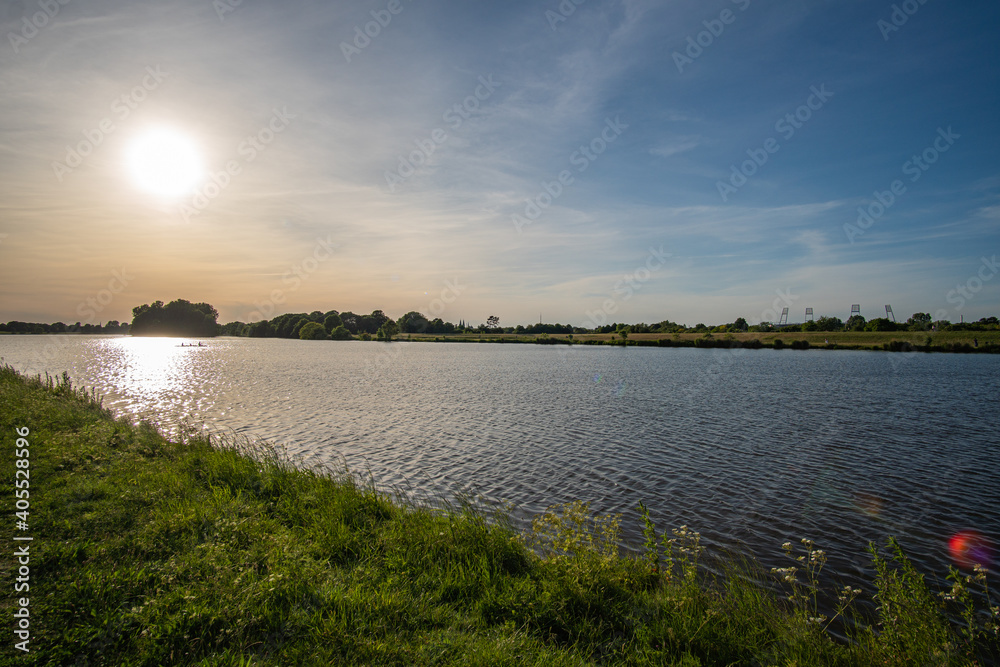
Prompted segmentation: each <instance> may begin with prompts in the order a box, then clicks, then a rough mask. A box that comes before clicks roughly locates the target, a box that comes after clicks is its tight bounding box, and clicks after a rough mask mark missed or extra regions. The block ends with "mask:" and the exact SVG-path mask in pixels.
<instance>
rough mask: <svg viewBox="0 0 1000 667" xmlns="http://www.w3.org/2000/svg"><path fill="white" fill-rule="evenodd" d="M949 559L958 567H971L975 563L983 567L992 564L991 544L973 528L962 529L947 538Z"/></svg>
mask: <svg viewBox="0 0 1000 667" xmlns="http://www.w3.org/2000/svg"><path fill="white" fill-rule="evenodd" d="M948 551H949V552H951V559H952V560H953V561H955V563H956V564H957V565H958V566H959V567H965V568H971V567H972V566H974V565H976V564H977V563H978V564H980V565H982V566H983V567H987V568H989V567H992V565H993V545H992V544H991V543H990V541H989V540H988V539H987V538H985V537H983V536H982V535H981V534H980V533H979V532H977V531H975V530H963V531H960V532H958V533H955V534H954V535H952V536H951V539H950V540H948Z"/></svg>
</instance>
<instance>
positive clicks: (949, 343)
mask: <svg viewBox="0 0 1000 667" xmlns="http://www.w3.org/2000/svg"><path fill="white" fill-rule="evenodd" d="M399 338H400V340H412V341H437V342H441V341H452V342H459V341H460V342H479V341H482V342H489V343H501V342H503V343H544V342H559V343H566V344H582V345H586V344H605V345H610V344H616V345H621V344H622V343H623V339H622V338H621V337H620V336H619V335H618V334H614V333H603V334H512V333H504V334H499V333H496V334H482V333H464V334H447V335H445V334H439V335H433V334H402V335H400V337H399ZM661 341H662V342H661ZM699 341H701V342H702V343H705V345H704V346H705V347H725V346H726V345H727V341H736V342H738V343H740V344H741V345H745V344H747V343H752V342H754V341H759V342H760V344H761V347H774V344H775V341H781V344H782V346H783V347H791V346H792V343H794V342H796V341H805V342H807V343H808V344H809V346H808V347H809V349H854V350H866V349H867V350H885V349H886V347H887V346H888V347H890V348H893V349H897V350H899V349H904V350H916V351H920V350H926V351H932V352H953V351H960V352H994V353H996V352H1000V331H940V332H926V331H834V332H825V331H808V332H802V331H769V332H747V333H713V334H706V333H681V334H641V333H637V334H629V335H628V336H627V338H625V339H624V342H625V344H628V345H656V346H661V347H671V346H677V347H696V346H699ZM899 344H902V345H899Z"/></svg>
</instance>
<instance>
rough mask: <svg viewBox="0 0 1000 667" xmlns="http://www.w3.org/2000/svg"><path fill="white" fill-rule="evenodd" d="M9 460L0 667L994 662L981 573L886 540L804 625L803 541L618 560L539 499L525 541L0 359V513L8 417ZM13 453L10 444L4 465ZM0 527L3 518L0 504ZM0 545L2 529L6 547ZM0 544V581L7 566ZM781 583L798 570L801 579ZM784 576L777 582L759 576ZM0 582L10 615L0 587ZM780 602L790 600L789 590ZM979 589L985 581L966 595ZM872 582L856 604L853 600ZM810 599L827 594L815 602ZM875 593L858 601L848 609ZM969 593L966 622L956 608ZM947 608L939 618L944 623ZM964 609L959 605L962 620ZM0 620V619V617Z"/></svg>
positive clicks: (680, 536)
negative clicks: (714, 558) (160, 425)
mask: <svg viewBox="0 0 1000 667" xmlns="http://www.w3.org/2000/svg"><path fill="white" fill-rule="evenodd" d="M25 427H26V428H28V429H30V434H29V435H28V436H27V440H28V442H29V451H30V456H29V458H28V460H29V461H30V474H31V477H30V483H31V486H30V491H31V497H30V502H31V507H30V520H29V524H30V531H28V532H27V533H19V534H22V535H24V534H30V535H31V536H32V537H33V538H34V541H33V542H31V561H30V570H31V573H30V584H31V591H30V593H28V594H25V595H28V596H29V598H30V605H29V609H30V613H31V617H30V618H31V626H30V627H31V633H32V634H31V643H30V647H31V652H30V653H28V654H21V653H20V652H19V651H16V650H15V649H14V648H13V643H14V640H13V639H11V635H10V634H8V635H7V637H8V639H7V643H6V645H5V646H4V647H3V648H2V649H0V656H2V657H0V662H2V664H10V665H64V664H65V665H72V664H79V665H186V664H200V665H297V664H302V665H310V664H315V665H328V664H345V665H451V664H454V665H585V664H615V665H619V664H620V665H685V666H695V665H871V664H887V665H910V664H934V665H938V664H941V665H964V664H975V662H974V661H975V660H977V659H978V660H979V663H980V664H986V663H987V662H989V661H990V660H994V661H995V660H996V659H997V657H998V656H1000V647H998V644H997V639H996V630H995V625H996V623H997V621H998V617H997V613H996V612H994V613H993V614H992V615H991V614H990V613H988V612H987V613H985V614H984V613H983V612H982V609H976V608H975V605H974V604H972V601H973V600H974V599H978V598H975V597H974V595H973V593H972V589H973V588H975V587H978V588H979V589H981V588H982V586H984V585H985V583H986V580H985V576H983V575H979V574H973V575H961V574H960V575H956V577H955V579H954V581H955V586H956V587H955V588H953V589H951V591H946V593H948V595H949V599H948V600H946V599H944V598H942V597H940V596H938V595H935V594H933V593H932V592H931V591H929V590H928V589H927V587H926V585H925V584H924V581H923V578H922V576H921V575H920V574H918V573H916V572H915V571H913V569H912V566H911V565H910V563H909V561H908V560H907V559H906V557H905V555H903V553H902V551H901V550H898V549H897V548H896V547H895V546H893V545H890V547H891V548H892V549H893V550H892V551H890V552H889V555H888V556H885V555H883V552H881V551H879V550H874V551H873V554H874V559H875V566H876V571H877V576H876V579H875V580H874V581H873V582H872V585H871V586H870V587H869V588H868V590H865V591H864V592H861V593H860V594H855V593H854V592H853V591H849V592H848V593H847V594H845V593H843V592H839V594H840V596H841V598H842V600H841V601H839V602H836V603H834V598H835V597H836V596H837V595H838V592H837V591H833V592H831V593H830V594H829V595H830V603H831V604H832V605H834V606H836V607H837V609H838V610H839V613H840V614H841V615H842V616H843V617H851V618H853V619H854V622H853V623H852V624H850V625H849V626H848V627H851V628H853V629H852V630H851V631H850V632H851V635H852V639H853V641H851V642H849V643H845V642H838V641H835V640H834V639H832V638H831V636H830V634H829V633H827V632H826V631H825V628H826V627H827V626H828V625H829V624H830V622H831V620H833V619H824V620H822V621H816V620H815V619H816V618H817V617H818V615H819V611H818V607H817V605H816V602H817V597H818V596H819V597H822V596H824V595H826V594H825V593H824V592H821V591H818V590H817V589H816V588H815V583H816V576H818V572H819V570H820V569H821V568H822V562H824V557H823V556H822V553H821V552H820V550H819V549H818V548H816V547H815V546H814V545H812V544H811V543H810V544H806V545H805V546H803V547H800V549H801V550H802V556H803V559H804V563H800V562H799V561H797V560H795V554H794V553H792V551H791V548H790V545H787V546H789V553H790V560H789V562H790V563H792V564H793V565H792V566H793V567H799V568H800V569H799V570H798V571H796V572H792V573H791V574H789V573H788V572H787V571H785V572H780V573H769V572H763V571H762V570H761V568H760V567H759V566H758V565H757V564H756V563H755V562H754V561H753V560H749V559H746V558H737V557H730V558H729V559H728V565H726V566H725V576H722V577H713V576H710V575H708V574H706V570H705V568H702V567H699V566H698V559H699V557H703V555H702V547H701V546H700V544H699V536H698V534H697V533H695V532H693V531H691V530H689V529H687V528H680V529H676V530H674V531H658V530H657V528H656V527H655V525H654V524H653V521H652V519H651V518H650V516H649V514H648V513H646V512H645V510H643V511H644V516H645V524H644V535H645V536H646V545H645V550H644V552H643V553H641V555H640V556H638V557H631V556H622V555H620V552H619V548H618V541H619V532H618V519H617V517H597V516H593V515H592V514H591V513H590V512H589V511H588V507H587V506H586V505H585V504H583V503H571V504H569V505H566V506H562V507H558V508H554V509H553V511H551V512H549V513H547V514H544V515H542V516H540V517H537V519H536V520H535V522H534V526H533V529H532V530H531V531H530V532H529V533H528V534H519V533H517V532H515V531H514V530H513V529H512V528H511V527H510V525H509V524H508V523H507V522H505V520H504V518H503V514H502V513H499V512H498V513H497V515H496V516H494V517H493V518H492V519H489V520H488V519H487V518H486V516H484V514H483V512H481V511H477V510H475V509H474V508H472V507H456V508H454V509H451V510H448V511H437V510H431V509H428V508H418V507H414V506H411V505H409V504H407V503H406V502H405V501H402V500H400V499H398V498H397V499H394V498H390V497H388V496H386V495H384V494H381V493H378V492H376V491H375V490H373V489H372V488H370V487H369V486H366V485H365V484H361V483H359V482H357V481H356V480H355V479H354V478H352V477H351V476H350V475H348V474H347V473H346V472H341V471H329V470H328V471H310V470H300V469H296V468H295V467H294V466H293V465H291V464H290V463H289V462H288V461H287V459H285V458H283V457H282V456H280V454H279V452H278V450H276V449H274V448H270V447H267V446H263V445H257V446H251V445H250V443H248V442H242V443H240V442H236V441H230V442H228V443H219V442H214V443H212V442H208V441H206V440H204V439H187V440H186V441H184V442H170V441H168V440H167V439H166V438H164V437H163V436H161V435H160V434H159V433H158V432H157V431H156V430H155V429H153V428H151V427H149V426H138V427H136V426H133V425H131V424H129V423H127V422H125V421H122V420H115V419H114V418H113V417H112V415H111V414H109V413H108V412H107V411H105V410H103V409H101V407H100V406H99V404H98V402H97V401H95V400H94V399H93V397H88V396H86V395H84V394H82V393H80V392H78V391H76V390H74V389H72V387H71V386H70V384H69V382H68V379H65V378H64V379H63V380H56V381H52V380H38V379H33V380H32V379H25V378H23V377H21V376H19V375H18V374H16V373H15V372H14V371H12V370H11V369H9V368H6V367H5V368H2V369H0V429H2V433H3V438H2V452H3V454H2V456H0V466H2V470H4V471H7V472H5V473H4V476H5V478H6V479H7V480H8V482H7V483H5V484H4V485H3V486H2V487H0V503H2V504H3V506H4V507H6V508H10V510H9V511H10V512H11V513H12V512H13V507H14V502H15V501H14V492H13V484H12V483H11V480H12V478H13V471H14V470H15V469H16V468H15V465H16V464H15V450H16V449H17V448H18V447H17V446H16V438H17V435H16V433H15V428H25ZM22 460H23V459H22ZM8 520H10V521H11V524H10V531H11V532H14V530H13V521H14V518H13V517H11V516H9V517H8ZM11 544H13V543H12V542H8V545H11ZM12 553H13V547H11V546H8V547H7V548H5V549H4V554H5V555H4V556H3V558H2V559H0V563H2V570H3V572H2V576H3V581H5V582H12V581H13V578H14V576H15V570H16V568H17V567H18V566H17V564H16V563H15V562H14V560H13V558H12V557H11V554H12ZM800 577H804V579H802V580H801V581H800V579H799V578H800ZM782 578H784V579H787V581H785V582H784V583H783V585H784V586H785V588H784V589H783V593H781V594H777V593H773V592H770V591H772V590H774V589H773V588H769V587H764V586H761V585H760V584H759V583H758V582H761V581H768V580H769V581H771V582H777V581H779V580H780V579H782ZM7 591H8V592H7V594H6V595H4V596H2V599H0V606H2V607H3V613H4V615H5V618H7V619H11V618H12V614H13V611H14V608H15V600H16V598H17V597H18V595H15V594H14V593H13V592H12V587H11V588H8V589H7ZM789 595H790V596H791V598H792V599H791V600H789V599H788V596H789ZM987 595H988V593H987ZM873 596H874V597H873ZM822 599H826V598H822ZM873 599H874V602H875V603H877V604H878V605H879V607H880V608H881V611H880V612H878V613H877V615H876V616H874V617H871V618H867V617H865V616H864V615H863V614H862V612H861V609H862V608H863V607H860V606H859V604H858V603H859V602H860V601H862V600H867V601H868V602H871V601H872V600H873ZM970 604H971V605H972V607H971V608H972V609H973V613H972V615H971V616H969V615H968V614H966V611H965V610H967V609H968V608H970V607H969V605H970ZM945 605H950V613H951V614H952V615H954V616H955V618H957V619H958V620H959V623H949V621H948V620H947V618H948V615H947V614H948V612H949V608H946V607H945ZM963 614H965V615H963ZM8 622H10V621H9V620H8Z"/></svg>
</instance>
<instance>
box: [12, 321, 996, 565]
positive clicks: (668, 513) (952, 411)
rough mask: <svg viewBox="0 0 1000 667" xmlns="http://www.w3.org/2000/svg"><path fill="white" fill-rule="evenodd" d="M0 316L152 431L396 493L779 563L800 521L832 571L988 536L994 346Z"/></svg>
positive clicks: (40, 362)
mask: <svg viewBox="0 0 1000 667" xmlns="http://www.w3.org/2000/svg"><path fill="white" fill-rule="evenodd" d="M179 342H180V341H179V340H176V339H151V338H138V339H133V338H127V337H101V336H92V337H87V336H0V356H2V357H4V360H5V361H6V362H7V363H9V364H11V365H12V366H14V367H15V368H17V369H18V370H21V371H24V372H28V373H32V374H34V373H40V372H42V373H44V372H48V373H51V374H58V373H61V372H62V371H64V370H65V371H68V372H69V374H70V375H71V376H72V377H73V378H74V380H75V382H76V383H77V384H82V385H85V386H88V387H95V388H96V389H97V390H98V391H99V392H101V393H103V394H104V395H105V396H106V398H105V405H107V406H110V407H111V408H113V409H114V410H115V411H117V412H118V413H120V414H130V415H133V416H134V417H135V418H136V419H139V418H149V419H152V420H153V421H156V422H157V423H159V424H161V426H162V427H163V428H164V429H165V430H166V431H168V432H173V433H176V432H178V430H179V429H181V428H190V427H195V428H208V429H212V430H232V431H235V432H237V433H241V434H247V435H253V436H259V437H262V438H265V439H268V440H272V441H277V442H280V443H284V444H285V445H286V446H287V447H288V449H289V451H290V452H291V453H292V454H294V455H298V456H300V457H301V458H302V461H303V463H304V464H305V465H319V464H334V465H337V464H338V463H339V462H340V461H346V463H347V465H348V466H349V467H350V468H351V469H352V470H355V471H370V474H371V476H372V478H373V479H374V480H375V482H376V483H377V484H379V485H381V486H383V487H385V488H395V489H402V490H404V491H405V492H407V493H408V494H410V495H411V496H412V497H414V498H415V499H421V498H423V499H427V498H454V497H456V496H458V495H465V496H482V497H483V498H485V499H487V500H488V501H490V502H500V501H512V502H513V503H514V505H515V506H516V508H517V509H516V511H515V514H516V516H517V517H521V518H523V517H527V516H530V515H531V514H532V513H535V512H539V511H542V510H544V509H545V508H546V507H547V506H549V505H552V504H555V503H562V502H568V501H571V500H576V499H581V500H585V501H588V502H590V503H591V506H592V508H593V509H595V510H597V511H599V512H622V513H624V514H625V515H626V517H625V520H624V524H623V525H624V526H625V527H626V528H628V529H629V530H630V531H631V536H632V537H633V538H634V537H636V535H635V511H634V509H635V507H636V505H637V503H638V502H639V501H640V500H642V501H643V502H645V503H646V505H647V506H649V508H650V509H651V511H652V513H653V515H654V518H655V519H656V521H657V524H658V526H659V527H660V528H669V527H676V526H679V525H680V524H682V523H683V524H687V525H689V526H691V527H692V528H694V529H696V530H700V531H701V532H702V533H703V535H704V539H705V540H706V542H708V543H709V544H710V545H713V546H720V547H729V548H738V549H743V550H746V551H751V552H753V553H755V554H756V555H757V556H758V557H760V558H761V560H762V561H763V562H764V564H765V565H768V566H770V565H779V564H782V561H781V558H780V555H781V554H780V544H781V543H782V542H784V541H786V540H789V539H791V540H795V541H797V540H798V538H800V537H810V538H813V539H815V540H816V541H817V542H818V543H820V545H821V546H822V547H823V548H825V549H826V550H827V551H828V552H830V554H831V556H832V559H831V566H830V568H831V573H832V574H833V575H834V576H835V577H837V578H845V579H846V580H851V579H852V578H853V577H854V575H855V574H857V573H860V572H861V570H862V569H863V568H865V567H866V566H867V565H868V564H869V559H868V556H867V554H866V553H865V552H864V547H865V545H866V543H867V542H868V541H869V540H881V539H884V538H885V537H886V536H887V535H890V534H891V535H896V536H898V537H899V538H900V539H901V541H902V542H903V544H904V546H905V547H906V548H907V549H908V550H909V551H910V552H911V553H912V554H913V555H914V556H915V557H916V560H917V561H918V562H919V563H920V564H921V565H922V566H924V567H925V568H927V569H930V570H934V571H937V572H944V570H945V568H946V566H947V564H948V563H949V562H950V561H949V558H948V552H947V540H948V538H949V537H950V536H951V535H953V534H954V533H956V532H957V531H960V530H964V529H976V530H978V531H980V532H981V533H983V534H985V535H987V536H990V537H992V539H993V540H996V539H997V538H998V536H1000V518H998V513H997V511H996V507H997V504H998V501H1000V493H998V491H997V490H998V489H1000V457H998V453H997V442H998V433H1000V411H998V410H997V398H998V397H1000V357H997V356H993V355H945V354H936V355H927V354H918V353H913V354H902V353H879V352H851V351H835V352H830V351H792V350H783V351H774V350H735V351H730V350H700V349H691V348H682V349H660V348H638V347H631V348H620V347H614V348H612V347H591V346H577V347H574V348H572V349H569V348H565V347H562V346H559V347H552V346H536V345H493V344H468V343H466V344H461V343H433V344H432V343H400V342H396V343H390V344H385V343H375V342H370V343H366V342H327V341H296V340H279V339H237V338H220V339H215V340H210V341H206V342H205V345H206V346H205V347H200V348H199V347H194V348H191V347H178V343H179Z"/></svg>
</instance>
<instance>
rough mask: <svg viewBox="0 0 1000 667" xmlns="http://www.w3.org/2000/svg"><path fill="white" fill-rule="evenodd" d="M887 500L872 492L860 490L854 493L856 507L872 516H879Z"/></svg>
mask: <svg viewBox="0 0 1000 667" xmlns="http://www.w3.org/2000/svg"><path fill="white" fill-rule="evenodd" d="M883 505H885V501H884V500H883V499H882V498H880V497H878V496H876V495H875V494H872V493H866V492H864V491H858V492H857V493H855V494H854V507H855V509H857V510H858V511H859V512H861V513H863V514H867V515H868V516H870V517H873V518H877V517H879V516H881V514H882V507H883Z"/></svg>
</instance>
